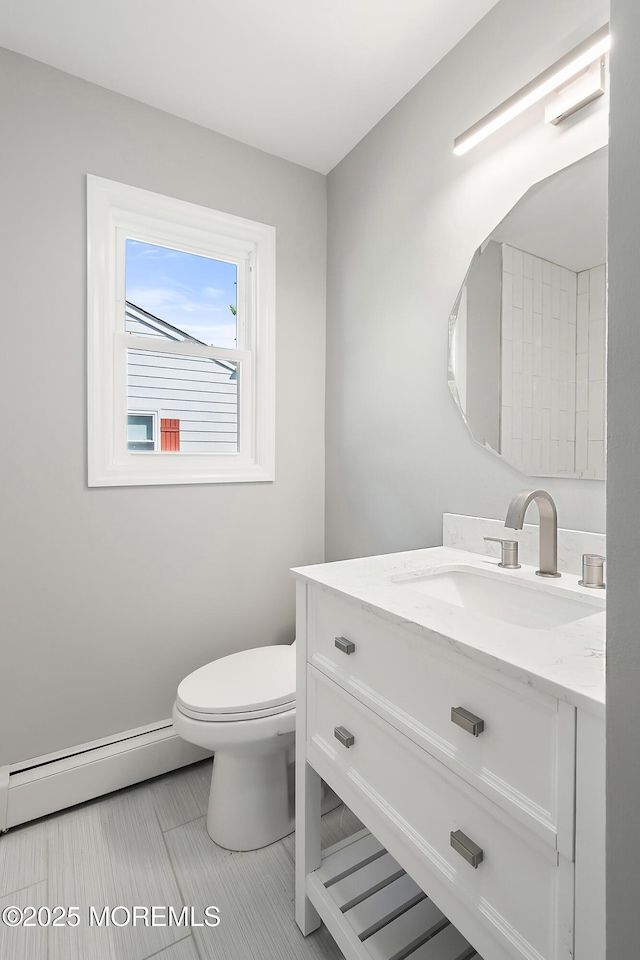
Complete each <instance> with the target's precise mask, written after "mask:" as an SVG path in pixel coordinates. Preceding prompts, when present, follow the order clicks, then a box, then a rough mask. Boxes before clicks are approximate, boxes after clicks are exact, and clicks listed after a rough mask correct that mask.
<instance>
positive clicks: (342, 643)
mask: <svg viewBox="0 0 640 960" xmlns="http://www.w3.org/2000/svg"><path fill="white" fill-rule="evenodd" d="M336 647H337V648H338V650H342V652H343V653H346V654H347V656H349V654H350V653H353V651H354V650H355V648H356V645H355V643H353V641H352V640H347V638H346V637H336Z"/></svg>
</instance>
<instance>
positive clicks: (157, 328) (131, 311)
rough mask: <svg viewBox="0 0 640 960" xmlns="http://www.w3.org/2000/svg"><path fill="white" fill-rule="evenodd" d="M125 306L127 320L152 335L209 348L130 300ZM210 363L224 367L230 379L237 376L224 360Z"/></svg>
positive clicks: (235, 369) (233, 368) (234, 367)
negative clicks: (140, 326)
mask: <svg viewBox="0 0 640 960" xmlns="http://www.w3.org/2000/svg"><path fill="white" fill-rule="evenodd" d="M125 305H126V307H125V313H126V317H127V318H128V319H129V320H133V321H134V322H136V323H139V324H141V325H142V326H143V327H147V328H148V329H149V332H150V333H152V334H156V335H157V334H159V335H160V336H162V337H166V338H167V339H168V340H174V341H176V342H184V341H185V340H188V341H189V342H190V343H198V344H200V345H201V346H203V347H206V346H209V344H206V343H204V341H203V340H198V339H197V338H196V337H192V336H191V334H190V333H186V332H185V331H184V330H181V329H180V328H179V327H174V325H173V324H172V323H168V322H167V321H166V320H162V319H161V318H160V317H156V316H154V315H153V314H152V313H149V311H148V310H143V308H142V307H138V306H137V305H136V304H135V303H131V301H130V300H126V301H125ZM212 363H217V364H218V365H219V366H221V367H224V369H225V370H229V371H230V372H231V373H232V377H231V379H232V380H235V378H236V376H237V368H236V365H235V364H229V363H225V362H224V360H213V361H212Z"/></svg>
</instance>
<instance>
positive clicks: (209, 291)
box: [125, 239, 236, 348]
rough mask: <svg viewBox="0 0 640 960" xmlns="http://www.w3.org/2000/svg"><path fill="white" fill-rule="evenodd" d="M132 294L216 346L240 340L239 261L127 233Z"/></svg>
mask: <svg viewBox="0 0 640 960" xmlns="http://www.w3.org/2000/svg"><path fill="white" fill-rule="evenodd" d="M125 264H126V266H125V289H126V299H127V300H129V301H130V302H131V303H135V304H136V306H138V307H142V309H143V310H147V311H148V312H149V313H152V314H153V315H154V316H156V317H159V318H160V319H161V320H166V321H167V322H168V323H172V324H173V325H174V327H179V328H180V329H181V330H184V331H185V333H189V334H191V336H192V337H196V338H197V339H198V340H202V342H203V343H207V344H210V345H212V346H215V347H231V348H233V347H235V346H236V340H235V338H236V321H235V317H234V316H233V314H232V313H231V310H230V309H229V305H230V304H233V306H234V307H235V306H236V286H235V280H236V267H235V264H232V263H224V262H223V261H221V260H210V259H209V258H207V257H199V256H196V255H195V254H193V253H184V252H183V251H180V250H170V249H169V248H168V247H158V246H155V245H154V244H151V243H143V242H142V241H140V240H131V239H127V242H126V261H125Z"/></svg>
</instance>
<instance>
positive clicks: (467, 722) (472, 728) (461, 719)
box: [451, 707, 484, 737]
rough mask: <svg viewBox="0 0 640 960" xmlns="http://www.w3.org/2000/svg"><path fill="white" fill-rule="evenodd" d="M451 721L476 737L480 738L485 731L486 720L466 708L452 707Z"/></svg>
mask: <svg viewBox="0 0 640 960" xmlns="http://www.w3.org/2000/svg"><path fill="white" fill-rule="evenodd" d="M451 719H452V721H453V722H454V723H457V724H458V726H459V727H462V729H463V730H466V731H467V733H470V734H472V736H474V737H479V736H480V734H481V733H482V731H483V730H484V720H482V719H481V717H476V715H475V713H470V712H469V710H465V708H464V707H451Z"/></svg>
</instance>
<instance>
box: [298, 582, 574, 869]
mask: <svg viewBox="0 0 640 960" xmlns="http://www.w3.org/2000/svg"><path fill="white" fill-rule="evenodd" d="M307 626H308V659H309V661H310V662H311V663H312V664H313V665H314V666H315V667H317V668H318V669H319V670H321V671H322V672H324V673H325V674H327V675H328V676H330V677H331V678H332V679H333V680H335V681H336V683H338V684H340V685H341V686H343V687H344V688H345V689H346V690H348V691H349V692H350V693H352V694H353V695H354V696H355V697H357V698H358V699H359V700H360V701H362V703H364V704H365V705H366V706H368V707H370V708H371V709H372V710H374V711H375V712H376V713H378V714H380V715H381V716H382V717H383V718H384V719H385V720H387V721H388V722H389V723H391V724H392V725H393V726H395V727H396V728H397V729H398V730H400V731H401V732H403V733H405V734H406V735H407V736H409V737H410V738H411V739H413V740H414V741H415V742H416V743H417V744H418V745H419V746H420V747H422V748H423V749H425V750H427V751H428V752H430V753H431V754H433V755H434V756H435V757H437V758H438V759H439V760H441V761H442V762H443V763H445V764H447V765H448V766H449V767H451V769H453V770H454V771H455V772H456V773H457V774H458V775H460V776H461V777H463V778H464V779H465V780H467V782H469V783H471V784H473V785H474V786H475V787H477V788H478V789H479V790H481V791H482V792H483V793H484V794H485V795H486V796H488V797H490V798H491V799H492V800H493V801H494V802H496V803H498V804H499V805H500V806H502V807H503V809H505V810H507V811H508V812H510V813H511V814H513V815H514V816H516V818H517V819H519V820H520V821H521V822H523V823H527V824H528V826H529V828H530V829H533V830H534V832H536V833H537V834H538V835H539V836H541V837H543V838H544V839H545V840H546V841H547V842H548V843H550V844H551V845H553V846H556V843H559V846H560V848H561V849H562V850H563V852H564V853H565V854H566V855H567V856H570V857H571V856H572V851H573V847H572V843H573V839H572V838H573V788H572V785H571V776H570V770H571V768H572V757H573V750H574V737H575V711H574V710H573V708H571V707H568V706H567V705H566V704H559V702H558V701H557V700H556V699H555V698H554V697H550V696H547V695H545V694H542V693H540V692H539V691H536V690H532V689H531V688H529V687H527V686H526V685H525V684H523V683H517V682H515V681H512V680H509V679H507V678H504V677H501V676H499V675H498V674H497V673H496V672H495V671H492V670H491V669H488V668H486V667H483V666H481V665H478V664H475V663H471V662H470V661H469V660H468V659H467V658H465V657H463V656H462V655H459V654H456V653H455V652H453V651H451V650H442V651H441V650H439V649H437V648H436V645H435V642H434V641H431V640H429V639H428V638H425V637H424V636H421V635H419V634H417V633H415V632H412V631H411V630H408V629H405V628H403V627H402V626H398V625H395V624H392V623H390V622H388V621H385V620H384V619H382V618H380V617H377V616H376V615H375V614H373V613H370V612H367V611H364V610H362V608H361V607H358V606H356V605H355V604H353V603H349V602H348V601H345V600H344V599H343V598H342V597H339V596H336V595H334V594H331V593H327V592H326V591H321V590H314V589H313V588H311V589H310V590H309V601H308V624H307ZM336 638H338V640H336ZM336 644H337V645H336ZM442 645H443V646H444V643H442ZM452 711H453V712H452ZM469 714H470V715H471V717H469ZM474 721H477V722H476V723H475V726H474ZM562 778H565V780H566V782H564V781H563V782H562V785H561V784H560V780H561V779H562ZM560 786H562V790H560ZM559 793H562V795H563V796H564V797H566V798H567V799H566V802H565V803H564V805H563V808H562V810H560V809H559V808H558V795H559ZM560 832H561V833H562V834H563V836H562V837H561V838H558V833H560Z"/></svg>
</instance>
